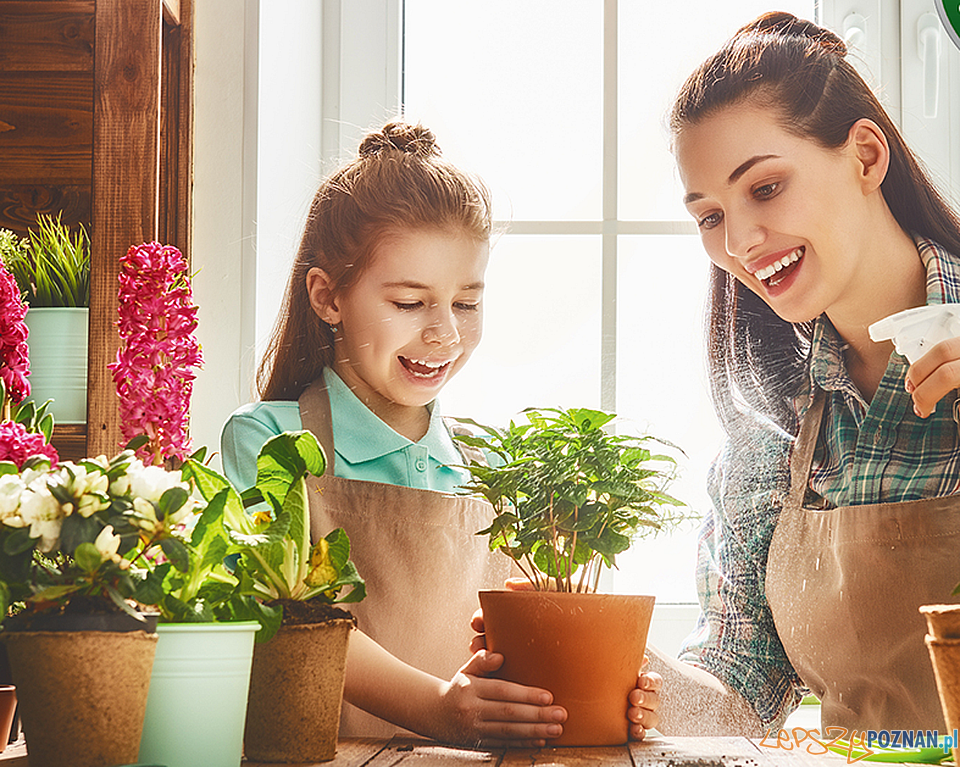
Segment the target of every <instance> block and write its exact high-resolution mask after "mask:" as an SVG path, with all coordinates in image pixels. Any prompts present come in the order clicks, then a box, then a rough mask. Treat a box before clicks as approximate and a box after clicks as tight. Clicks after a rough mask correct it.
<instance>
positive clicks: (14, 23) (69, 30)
mask: <svg viewBox="0 0 960 767" xmlns="http://www.w3.org/2000/svg"><path fill="white" fill-rule="evenodd" d="M93 10H94V3H93V0H76V2H42V3H38V2H36V0H30V1H29V2H23V1H22V0H19V1H18V2H12V1H11V0H3V2H0V72H3V71H31V72H46V71H56V72H66V71H77V72H92V71H93V37H94V30H93Z"/></svg>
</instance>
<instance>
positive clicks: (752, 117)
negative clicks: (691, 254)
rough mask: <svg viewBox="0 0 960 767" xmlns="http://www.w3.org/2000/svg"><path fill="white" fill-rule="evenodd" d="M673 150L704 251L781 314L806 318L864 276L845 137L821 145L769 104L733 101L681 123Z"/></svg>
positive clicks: (859, 209)
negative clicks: (837, 143) (832, 145)
mask: <svg viewBox="0 0 960 767" xmlns="http://www.w3.org/2000/svg"><path fill="white" fill-rule="evenodd" d="M676 157H677V164H678V168H679V171H680V176H681V179H682V182H683V185H684V189H685V192H686V194H685V197H684V203H685V204H686V206H687V210H689V211H690V213H691V215H693V217H694V219H695V220H696V222H697V226H698V228H699V230H700V237H701V239H702V241H703V245H704V248H705V249H706V251H707V254H708V255H709V256H710V259H711V260H712V261H713V262H714V263H715V264H716V265H717V266H719V267H720V268H721V269H723V270H725V271H727V272H729V273H730V274H732V275H733V276H734V277H736V278H737V279H738V280H740V281H741V282H742V283H743V284H744V285H746V286H747V287H748V288H750V290H752V291H753V292H754V293H756V294H757V295H759V296H760V297H761V298H762V299H763V300H764V301H766V303H767V304H769V305H770V307H771V308H772V309H773V310H774V311H775V312H776V313H777V314H778V315H779V316H780V317H781V318H783V319H785V320H788V321H791V322H806V321H810V320H812V319H814V318H816V317H817V316H819V315H820V314H821V313H823V312H825V311H828V310H829V309H831V308H832V307H835V306H837V305H838V304H839V303H842V302H843V301H845V300H851V299H852V297H853V294H854V293H856V292H857V290H858V289H862V286H863V285H864V284H866V281H869V280H866V281H864V282H862V283H861V282H860V280H861V278H863V277H867V278H869V276H870V275H868V269H869V263H870V253H869V252H868V251H869V248H867V247H865V246H862V245H860V243H861V242H862V240H863V239H864V238H861V237H860V236H859V235H860V233H861V232H862V231H863V230H864V229H865V228H866V227H867V221H868V213H869V210H868V206H867V205H866V203H865V193H864V185H863V183H862V167H863V166H862V164H861V162H860V161H859V160H858V157H857V150H856V147H855V146H854V142H852V141H848V142H847V144H845V145H844V146H842V147H840V148H839V149H836V150H829V149H824V148H823V147H822V146H820V145H819V144H817V143H815V142H814V141H812V140H811V139H807V138H802V137H799V136H797V135H794V134H793V133H789V132H788V131H786V130H784V129H783V128H782V127H781V126H780V124H779V123H778V121H777V116H776V113H775V112H774V111H773V110H771V109H767V108H762V107H756V106H751V105H749V104H741V105H735V106H731V107H727V108H725V109H723V110H722V111H720V112H718V113H717V114H715V115H713V116H710V117H708V118H706V119H704V120H702V121H701V122H699V123H697V124H695V125H691V126H687V127H685V128H684V129H683V130H682V132H681V133H680V134H679V135H678V137H677V140H676Z"/></svg>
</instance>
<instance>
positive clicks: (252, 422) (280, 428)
mask: <svg viewBox="0 0 960 767" xmlns="http://www.w3.org/2000/svg"><path fill="white" fill-rule="evenodd" d="M224 428H225V429H228V428H229V429H247V428H252V429H256V430H258V431H271V432H274V433H275V434H280V433H281V432H284V431H297V430H298V429H301V428H302V426H301V423H300V405H299V403H298V402H296V401H294V400H277V401H273V402H249V403H247V404H246V405H242V406H241V407H239V408H237V409H236V410H234V411H233V413H232V414H231V415H230V418H229V419H227V423H226V426H225V427H224Z"/></svg>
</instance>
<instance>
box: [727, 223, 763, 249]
mask: <svg viewBox="0 0 960 767" xmlns="http://www.w3.org/2000/svg"><path fill="white" fill-rule="evenodd" d="M723 223H724V233H725V235H726V247H727V253H729V254H730V255H731V256H734V257H736V258H746V257H747V256H749V255H750V253H751V251H752V250H753V249H754V248H755V247H756V246H757V245H760V244H761V243H762V242H763V240H764V238H765V237H766V233H765V230H764V229H763V227H762V226H760V225H759V224H758V223H757V222H756V221H754V220H753V219H751V218H749V217H745V216H736V217H734V216H730V215H727V216H726V217H725V218H724V221H723Z"/></svg>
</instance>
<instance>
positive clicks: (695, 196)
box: [683, 154, 780, 205]
mask: <svg viewBox="0 0 960 767" xmlns="http://www.w3.org/2000/svg"><path fill="white" fill-rule="evenodd" d="M779 157H780V155H778V154H758V155H754V156H753V157H751V158H750V159H749V160H746V161H744V162H742V163H740V165H738V166H737V167H736V169H735V170H734V171H733V173H731V174H730V175H729V177H728V178H727V185H728V186H729V185H730V184H735V183H736V182H737V179H739V178H740V177H741V176H742V175H743V174H744V173H746V172H747V171H748V170H750V168H752V167H753V166H754V165H756V164H757V163H758V162H763V161H764V160H775V159H778V158H779ZM700 199H703V194H702V193H700V192H690V193H689V194H687V195H684V197H683V204H684V205H688V204H689V203H691V202H694V201H695V200H700Z"/></svg>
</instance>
